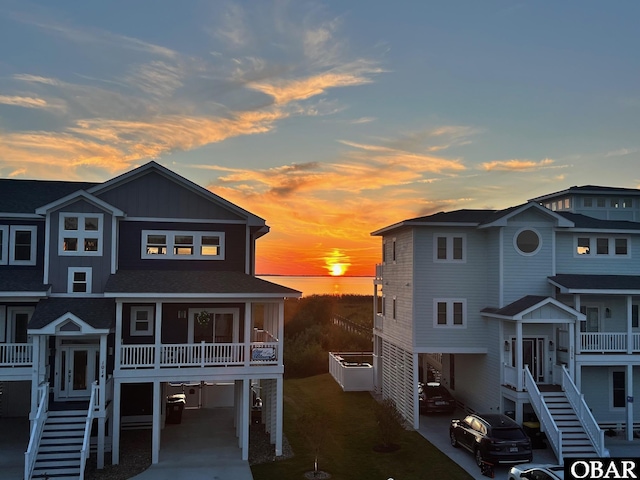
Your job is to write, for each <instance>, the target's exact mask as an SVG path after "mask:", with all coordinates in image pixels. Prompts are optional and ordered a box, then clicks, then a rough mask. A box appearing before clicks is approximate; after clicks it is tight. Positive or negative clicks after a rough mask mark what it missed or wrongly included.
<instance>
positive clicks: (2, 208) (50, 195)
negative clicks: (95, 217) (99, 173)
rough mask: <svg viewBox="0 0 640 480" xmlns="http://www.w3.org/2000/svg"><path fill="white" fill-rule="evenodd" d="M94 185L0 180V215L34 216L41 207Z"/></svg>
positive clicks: (86, 183) (90, 183) (89, 183)
mask: <svg viewBox="0 0 640 480" xmlns="http://www.w3.org/2000/svg"><path fill="white" fill-rule="evenodd" d="M95 185H97V184H96V183H93V182H63V181H49V180H16V179H7V178H0V214H6V213H8V214H34V213H35V211H36V209H37V208H38V207H41V206H42V205H46V204H48V203H51V202H53V201H55V200H58V199H59V198H62V197H65V196H67V195H69V194H71V193H73V192H77V191H78V190H86V189H88V188H91V187H93V186H95Z"/></svg>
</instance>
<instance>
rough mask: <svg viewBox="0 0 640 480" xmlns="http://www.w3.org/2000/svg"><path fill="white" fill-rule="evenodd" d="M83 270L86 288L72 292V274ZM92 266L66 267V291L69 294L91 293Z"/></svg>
mask: <svg viewBox="0 0 640 480" xmlns="http://www.w3.org/2000/svg"><path fill="white" fill-rule="evenodd" d="M80 272H84V273H85V274H86V276H87V277H86V278H87V280H86V285H87V289H86V290H85V291H84V292H74V291H73V284H74V281H73V274H74V273H80ZM91 272H92V268H91V267H69V269H68V278H67V293H71V294H75V295H78V294H82V293H91V292H92V274H91Z"/></svg>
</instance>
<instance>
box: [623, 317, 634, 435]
mask: <svg viewBox="0 0 640 480" xmlns="http://www.w3.org/2000/svg"><path fill="white" fill-rule="evenodd" d="M629 318H631V317H629ZM629 325H631V322H629ZM626 377H627V381H626V382H625V384H626V386H627V391H626V396H627V398H626V401H627V429H626V431H627V440H628V441H632V440H633V400H634V399H633V365H632V364H627V370H626Z"/></svg>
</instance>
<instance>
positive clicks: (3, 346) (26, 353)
mask: <svg viewBox="0 0 640 480" xmlns="http://www.w3.org/2000/svg"><path fill="white" fill-rule="evenodd" d="M32 364H33V345H32V344H31V343H0V367H30V366H31V365H32Z"/></svg>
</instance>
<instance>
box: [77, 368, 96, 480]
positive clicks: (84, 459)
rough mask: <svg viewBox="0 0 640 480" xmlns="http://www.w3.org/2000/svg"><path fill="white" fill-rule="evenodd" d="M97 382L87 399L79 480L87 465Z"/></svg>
mask: <svg viewBox="0 0 640 480" xmlns="http://www.w3.org/2000/svg"><path fill="white" fill-rule="evenodd" d="M99 388H100V387H98V382H97V381H96V382H93V384H92V385H91V398H90V399H89V411H88V412H87V421H86V422H85V424H84V439H83V441H82V450H81V451H80V477H79V478H80V480H84V469H85V467H86V465H87V458H89V454H90V453H91V451H90V446H91V425H92V424H93V417H94V410H95V408H96V402H97V401H98V397H99Z"/></svg>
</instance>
